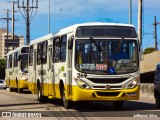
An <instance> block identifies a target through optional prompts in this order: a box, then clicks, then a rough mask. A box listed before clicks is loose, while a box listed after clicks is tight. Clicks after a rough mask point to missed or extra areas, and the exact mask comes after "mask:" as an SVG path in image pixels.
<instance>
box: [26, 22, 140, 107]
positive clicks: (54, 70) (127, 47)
mask: <svg viewBox="0 0 160 120" xmlns="http://www.w3.org/2000/svg"><path fill="white" fill-rule="evenodd" d="M29 60H30V61H29V64H30V65H29V76H30V77H29V81H30V86H32V89H31V90H32V91H34V92H35V93H36V92H37V93H38V98H39V100H40V101H43V100H44V98H45V97H48V98H51V99H55V98H59V99H62V100H63V103H64V106H65V108H70V107H71V106H72V105H73V102H76V101H112V102H113V105H114V107H119V108H121V107H122V106H123V103H124V101H125V100H138V99H139V91H140V71H139V43H138V39H137V34H136V31H135V28H134V26H133V25H128V24H117V23H84V24H76V25H73V26H70V27H67V28H64V29H62V30H60V31H59V32H58V33H56V34H55V35H54V34H50V35H47V36H44V37H42V38H39V39H37V40H33V41H32V42H31V45H30V53H29Z"/></svg>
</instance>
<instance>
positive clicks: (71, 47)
mask: <svg viewBox="0 0 160 120" xmlns="http://www.w3.org/2000/svg"><path fill="white" fill-rule="evenodd" d="M67 49H68V56H67V59H68V60H67V62H68V67H67V68H68V69H67V72H68V73H67V81H68V84H69V88H68V95H69V96H71V95H72V52H73V51H72V49H73V37H72V36H71V37H70V38H69V40H68V48H67Z"/></svg>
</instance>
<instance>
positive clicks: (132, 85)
mask: <svg viewBox="0 0 160 120" xmlns="http://www.w3.org/2000/svg"><path fill="white" fill-rule="evenodd" d="M137 85H140V78H139V77H137V78H135V79H134V80H132V81H131V82H130V83H129V84H128V85H127V86H126V89H128V88H134V87H136V86H137Z"/></svg>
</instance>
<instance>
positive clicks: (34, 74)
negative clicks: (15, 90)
mask: <svg viewBox="0 0 160 120" xmlns="http://www.w3.org/2000/svg"><path fill="white" fill-rule="evenodd" d="M33 56H34V61H33V73H32V74H33V76H32V83H33V84H32V85H33V86H32V89H33V90H34V92H36V93H37V84H36V80H37V78H36V75H37V73H36V65H37V64H36V63H37V51H36V50H35V51H34V52H33Z"/></svg>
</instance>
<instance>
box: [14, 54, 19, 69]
mask: <svg viewBox="0 0 160 120" xmlns="http://www.w3.org/2000/svg"><path fill="white" fill-rule="evenodd" d="M17 66H18V52H16V53H14V67H17Z"/></svg>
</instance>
